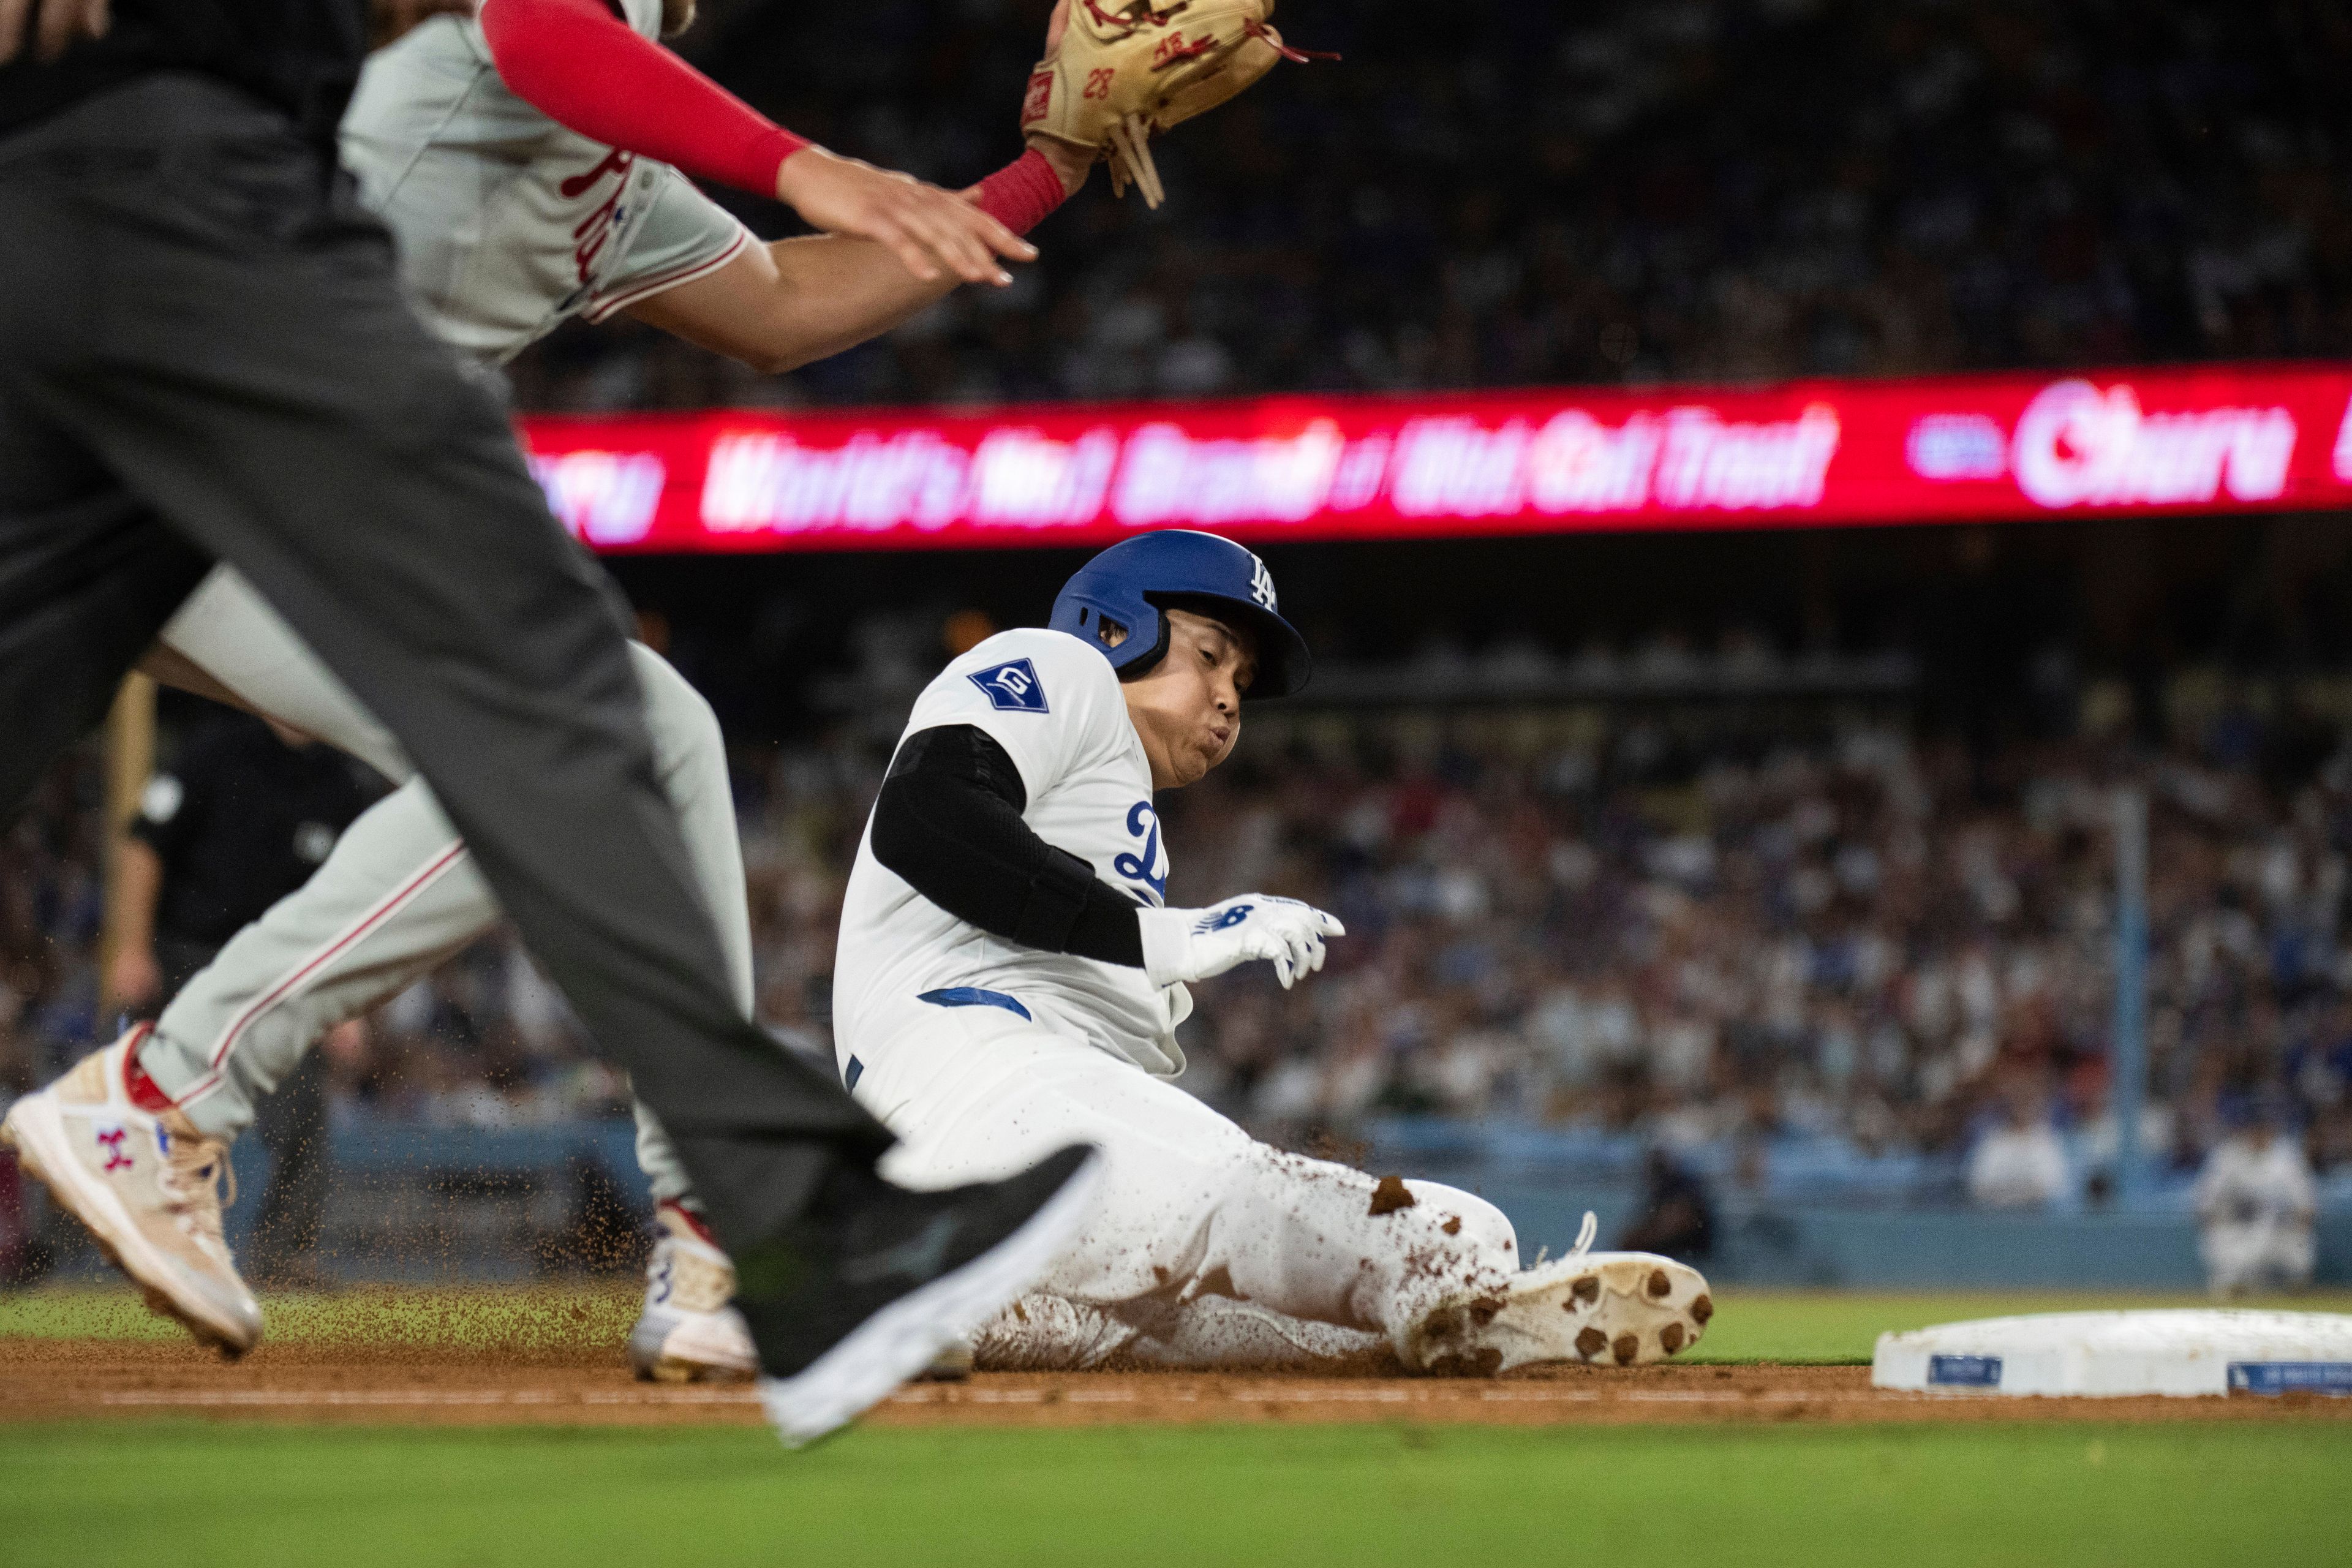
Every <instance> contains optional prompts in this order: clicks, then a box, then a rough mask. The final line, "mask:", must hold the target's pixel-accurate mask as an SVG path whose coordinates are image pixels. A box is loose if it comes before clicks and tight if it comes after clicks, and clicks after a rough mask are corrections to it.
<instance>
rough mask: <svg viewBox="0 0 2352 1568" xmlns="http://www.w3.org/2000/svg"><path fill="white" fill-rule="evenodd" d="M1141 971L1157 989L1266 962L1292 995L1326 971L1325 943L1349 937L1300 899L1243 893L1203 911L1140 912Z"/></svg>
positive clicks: (1333, 919) (1335, 920) (1329, 917)
mask: <svg viewBox="0 0 2352 1568" xmlns="http://www.w3.org/2000/svg"><path fill="white" fill-rule="evenodd" d="M1135 918H1136V923H1137V925H1138V927H1139V929H1140V931H1141V932H1142V936H1143V972H1144V973H1145V974H1147V975H1149V976H1150V979H1151V983H1152V984H1155V985H1172V984H1178V983H1180V982H1182V981H1188V980H1206V979H1208V978H1209V977H1210V976H1211V975H1215V974H1223V973H1224V972H1225V971H1226V970H1228V969H1231V968H1233V967H1234V966H1235V965H1236V964H1242V963H1252V962H1255V961H1261V960H1262V961H1264V962H1265V963H1271V964H1273V965H1274V977H1275V978H1276V980H1279V981H1280V982H1282V988H1283V989H1284V990H1286V991H1287V990H1289V989H1290V988H1291V987H1292V986H1293V985H1295V984H1297V983H1298V982H1299V980H1300V979H1301V978H1303V977H1304V976H1306V975H1309V974H1312V973H1315V972H1316V971H1317V970H1318V969H1320V968H1322V967H1323V960H1324V957H1325V949H1324V945H1323V944H1324V941H1325V939H1326V938H1328V937H1335V936H1345V935H1347V934H1348V928H1347V927H1346V926H1343V925H1341V924H1340V923H1339V920H1338V918H1337V917H1336V916H1333V915H1328V914H1326V913H1324V912H1323V911H1322V910H1318V909H1317V908H1316V907H1315V906H1314V905H1312V904H1303V903H1300V902H1299V901H1298V900H1297V899H1276V898H1271V897H1268V896H1267V895H1266V894H1265V893H1244V894H1242V895H1241V896H1240V897H1239V898H1234V899H1227V900H1225V901H1224V902H1223V903H1221V904H1212V905H1210V906H1209V907H1208V908H1207V909H1205V910H1137V911H1136V917H1135Z"/></svg>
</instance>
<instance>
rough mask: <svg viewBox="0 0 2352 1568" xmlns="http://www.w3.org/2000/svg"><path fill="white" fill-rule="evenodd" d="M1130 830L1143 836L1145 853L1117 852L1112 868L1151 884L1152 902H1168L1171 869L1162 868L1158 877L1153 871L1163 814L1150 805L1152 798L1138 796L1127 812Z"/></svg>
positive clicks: (1124, 875) (1136, 834)
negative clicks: (1118, 854)
mask: <svg viewBox="0 0 2352 1568" xmlns="http://www.w3.org/2000/svg"><path fill="white" fill-rule="evenodd" d="M1127 830H1128V831H1129V833H1131V834H1133V835H1135V837H1138V838H1140V839H1142V840H1143V853H1142V854H1141V855H1139V856H1138V855H1120V856H1117V857H1115V858H1113V859H1112V861H1111V863H1110V868H1111V869H1112V870H1114V871H1116V872H1118V874H1119V875H1120V876H1122V877H1125V878H1126V879H1128V880H1129V881H1131V882H1140V883H1142V884H1143V885H1144V886H1145V887H1147V888H1150V889H1151V892H1152V900H1151V901H1152V902H1153V903H1155V904H1165V903H1166V902H1167V901H1168V873H1167V872H1165V871H1162V872H1160V874H1159V875H1158V876H1156V877H1155V876H1153V875H1152V874H1151V868H1152V866H1153V864H1154V863H1155V862H1157V861H1158V860H1159V858H1160V814H1159V813H1158V812H1156V811H1154V810H1152V809H1151V803H1150V801H1148V800H1139V801H1137V802H1136V803H1135V805H1134V808H1133V809H1132V810H1130V811H1129V812H1128V814H1127Z"/></svg>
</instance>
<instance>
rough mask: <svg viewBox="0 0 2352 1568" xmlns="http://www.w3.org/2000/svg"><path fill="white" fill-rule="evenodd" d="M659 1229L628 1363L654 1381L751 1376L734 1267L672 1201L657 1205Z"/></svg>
mask: <svg viewBox="0 0 2352 1568" xmlns="http://www.w3.org/2000/svg"><path fill="white" fill-rule="evenodd" d="M654 1221H655V1223H656V1225H657V1226H659V1227H660V1229H661V1235H660V1236H659V1237H657V1238H656V1240H655V1242H654V1255H653V1257H652V1258H651V1259H650V1260H648V1261H647V1263H646V1305H645V1310H644V1311H642V1312H640V1313H639V1314H638V1315H637V1326H636V1327H635V1328H634V1329H632V1330H631V1331H629V1366H630V1368H631V1370H633V1371H634V1372H635V1373H636V1374H637V1376H638V1377H639V1378H640V1379H643V1380H646V1381H648V1382H654V1383H733V1382H740V1381H741V1380H744V1379H747V1378H751V1377H755V1376H757V1375H758V1374H759V1371H760V1356H759V1352H757V1351H755V1350H754V1349H752V1346H751V1330H750V1329H749V1328H748V1327H746V1326H745V1324H744V1322H743V1315H742V1314H741V1313H740V1312H738V1311H737V1310H735V1309H734V1308H733V1307H732V1306H731V1305H730V1304H729V1303H730V1302H731V1301H733V1300H734V1299H735V1265H734V1262H733V1261H732V1260H731V1259H730V1258H728V1256H727V1254H726V1253H725V1252H723V1251H721V1250H720V1249H719V1243H718V1242H717V1241H716V1240H714V1239H712V1237H711V1235H710V1232H709V1228H708V1227H706V1226H704V1225H703V1223H702V1221H701V1220H700V1219H698V1217H696V1216H695V1215H694V1214H692V1213H691V1212H690V1211H688V1210H687V1209H685V1208H683V1207H680V1206H679V1205H677V1204H676V1203H671V1202H665V1203H662V1204H659V1205H656V1207H655V1209H654Z"/></svg>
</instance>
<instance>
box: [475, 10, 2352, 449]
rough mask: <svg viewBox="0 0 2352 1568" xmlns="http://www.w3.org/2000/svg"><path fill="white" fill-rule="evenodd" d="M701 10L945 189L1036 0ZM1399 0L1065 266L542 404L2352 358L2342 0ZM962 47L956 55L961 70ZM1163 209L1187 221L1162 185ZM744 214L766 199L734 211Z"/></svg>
mask: <svg viewBox="0 0 2352 1568" xmlns="http://www.w3.org/2000/svg"><path fill="white" fill-rule="evenodd" d="M705 9H706V10H707V11H709V12H711V13H712V17H713V20H712V25H709V26H705V27H703V28H701V29H698V31H697V32H696V33H694V34H690V35H688V37H687V38H686V40H685V47H686V48H687V50H688V53H689V54H692V55H694V56H696V58H698V59H702V60H704V61H707V62H708V64H709V66H710V67H711V68H713V69H714V70H716V71H717V73H718V74H719V77H720V78H721V79H723V80H724V81H725V82H726V84H727V85H728V86H729V87H730V88H733V89H736V90H737V91H739V92H741V93H742V94H743V95H744V96H746V97H747V98H749V99H750V100H751V101H752V102H753V103H755V104H757V105H759V106H761V108H764V109H771V110H775V111H776V112H777V114H778V116H779V118H781V119H782V121H784V122H785V123H788V124H791V125H793V126H797V127H803V128H804V129H805V130H806V131H807V132H809V133H810V134H812V135H814V136H815V137H817V138H818V139H819V140H820V141H822V142H824V143H825V144H826V145H828V146H832V147H837V148H839V149H840V150H841V151H842V152H844V153H854V154H856V155H858V156H862V157H868V158H873V159H877V161H879V162H881V163H886V164H887V165H889V166H891V167H893V168H905V169H908V170H909V171H911V172H913V173H915V174H920V175H922V176H924V177H926V178H930V179H936V180H939V181H941V182H943V183H946V184H950V185H955V184H961V183H962V182H964V181H967V180H971V179H974V178H977V177H978V176H979V175H980V174H982V173H983V172H984V171H985V169H986V168H987V167H988V164H987V162H986V159H987V157H988V155H989V153H988V150H989V148H990V146H991V145H992V142H991V141H990V137H989V135H988V134H984V133H982V132H980V131H978V130H976V128H987V130H988V131H989V132H993V131H994V130H995V129H996V128H998V127H999V126H1000V123H1001V122H1000V121H999V119H998V116H999V115H1000V113H1001V109H1000V107H999V106H1000V105H1002V104H1003V103H1006V102H1010V101H1012V100H1013V95H1014V94H1015V93H1016V92H1017V91H1018V90H1019V87H1020V83H1021V80H1022V79H1023V74H1024V73H1025V72H1026V71H1027V70H1028V68H1029V66H1030V63H1031V61H1032V60H1033V58H1034V37H1035V27H1036V25H1037V18H1038V17H1039V16H1042V14H1043V10H1044V0H1034V3H1033V4H1028V5H1011V4H1006V3H1004V0H906V3H904V4H901V5H897V6H894V7H892V8H890V9H888V10H887V12H885V13H877V12H876V11H875V10H873V9H871V8H866V7H856V6H850V7H825V6H809V5H800V6H792V5H776V4H772V3H766V0H761V3H756V4H739V5H734V6H732V7H730V8H727V9H731V11H732V12H733V16H732V19H731V25H730V18H729V17H728V16H725V15H723V14H722V7H720V6H719V5H706V6H705ZM1447 19H1448V24H1449V25H1448V26H1445V27H1444V28H1443V29H1441V30H1438V31H1436V32H1433V30H1432V29H1431V28H1429V27H1428V26H1426V25H1425V22H1426V15H1425V12H1424V11H1423V9H1422V8H1420V7H1417V6H1414V5H1410V4H1408V3H1407V0H1352V3H1350V4H1348V5H1317V6H1313V7H1310V8H1304V9H1302V10H1300V12H1299V13H1298V14H1297V16H1292V15H1290V14H1289V13H1288V12H1286V13H1285V15H1284V16H1283V17H1282V24H1283V26H1284V29H1285V30H1286V32H1288V33H1291V34H1293V35H1294V36H1295V37H1296V38H1297V41H1299V42H1302V43H1307V44H1311V45H1313V46H1315V47H1328V48H1333V49H1337V50H1339V51H1340V52H1342V53H1343V54H1345V56H1346V57H1347V63H1346V65H1345V66H1344V67H1342V68H1323V69H1312V70H1307V69H1302V70H1296V71H1285V72H1283V73H1280V74H1278V75H1277V76H1276V78H1275V79H1273V80H1272V81H1270V82H1268V83H1266V84H1265V85H1264V86H1262V87H1261V88H1259V89H1257V90H1256V91H1255V92H1254V93H1252V94H1251V95H1249V96H1248V97H1247V98H1246V99H1244V100H1242V101H1240V102H1238V103H1237V104H1235V105H1234V108H1233V110H1231V111H1229V112H1228V113H1227V114H1224V115H1221V116H1219V117H1218V118H1217V119H1216V120H1215V121H1210V122H1203V123H1202V124H1201V125H1199V126H1186V127H1184V128H1183V129H1181V130H1180V131H1179V132H1176V133H1175V134H1174V135H1172V136H1171V137H1170V138H1169V139H1168V141H1167V143H1166V145H1165V147H1164V148H1163V149H1162V150H1161V151H1160V163H1161V167H1162V169H1163V170H1164V171H1165V172H1166V173H1167V175H1168V183H1169V189H1170V190H1171V192H1181V197H1180V198H1179V200H1180V201H1181V216H1174V217H1171V216H1170V213H1162V214H1159V215H1151V214H1147V213H1145V212H1144V211H1143V210H1142V208H1141V206H1140V205H1139V204H1138V203H1136V202H1135V201H1134V200H1133V199H1132V198H1131V197H1130V198H1129V200H1128V201H1126V202H1123V203H1114V202H1112V201H1111V200H1110V198H1109V197H1108V194H1107V193H1105V194H1100V195H1095V196H1092V197H1089V198H1088V199H1087V200H1086V201H1083V202H1081V203H1078V204H1074V205H1073V208H1072V210H1071V211H1070V212H1069V213H1068V214H1067V215H1066V216H1063V217H1061V218H1058V219H1057V220H1056V221H1055V223H1054V224H1052V225H1049V226H1047V227H1046V228H1045V230H1044V231H1043V233H1042V235H1041V242H1042V247H1043V249H1044V252H1045V256H1044V259H1043V260H1042V262H1041V263H1040V265H1039V266H1038V268H1036V269H1035V271H1034V275H1028V276H1024V283H1023V285H1022V286H1021V287H1020V288H1019V289H1013V290H1007V291H1005V293H1004V296H1003V297H1002V298H998V297H996V296H994V295H992V293H991V292H990V291H989V290H985V289H983V290H978V291H975V292H972V293H969V294H966V295H961V296H958V297H957V298H956V299H955V300H951V301H950V302H948V303H946V304H943V305H941V306H940V307H937V308H935V309H934V310H931V311H929V312H927V313H926V314H925V315H923V316H921V317H919V318H917V319H916V321H913V322H911V323H909V324H908V326H907V327H906V328H904V329H902V330H901V331H898V332H897V333H894V334H892V335H891V337H890V338H888V339H886V340H883V341H881V342H877V343H874V344H870V345H868V346H866V348H863V349H860V350H857V351H855V352H853V353H848V354H843V355H839V356H836V357H835V358H834V359H832V360H829V361H826V362H824V363H823V364H821V365H818V366H814V367H812V368H811V369H810V370H808V371H805V372H802V373H799V374H795V375H793V377H791V378H790V379H789V380H788V381H779V380H775V379H772V378H756V377H752V376H751V375H750V374H748V373H738V372H737V371H736V370H735V369H734V368H733V367H732V366H731V365H730V364H729V363H726V362H721V361H719V360H718V359H716V358H715V357H714V356H711V355H708V354H698V353H694V352H693V351H692V350H689V349H688V348H687V347H686V346H685V345H683V344H681V343H677V342H676V341H675V340H672V339H669V338H667V337H666V336H665V335H663V334H660V333H657V332H653V331H636V332H634V333H624V332H615V331H610V330H599V331H593V332H591V331H586V330H584V329H583V330H582V331H577V332H573V333H559V334H558V335H557V336H556V337H555V338H553V339H551V340H550V341H549V342H547V343H546V344H545V345H544V347H543V348H542V349H541V351H539V352H537V353H534V354H533V355H530V356H527V358H526V360H525V361H524V362H522V363H520V365H519V367H518V378H517V379H518V385H519V390H520V394H521V396H522V399H523V403H524V405H525V406H538V407H548V406H567V407H583V406H607V407H609V406H631V405H634V406H640V407H643V406H649V405H672V406H675V405H690V404H697V403H707V402H777V401H782V400H791V401H796V402H797V401H815V402H824V403H841V402H860V401H862V402H891V403H898V402H940V401H975V400H980V401H993V400H1010V399H1025V398H1035V397H1041V396H1053V397H1103V396H1131V395H1149V394H1164V395H1188V394H1198V393H1202V392H1305V391H1320V390H1325V389H1331V388H1370V389H1375V390H1399V391H1402V390H1411V389H1415V388H1438V387H1454V386H1466V385H1503V384H1527V383H1536V382H1566V383H1594V382H1612V381H1624V380H1629V379H1630V380H1633V381H1636V382H1650V381H1654V380H1656V379H1658V378H1661V377H1672V378H1678V379H1696V380H1707V381H1724V380H1733V381H1739V380H1746V381H1769V380H1772V379H1777V378H1780V377H1784V376H1792V375H1801V374H1917V373H1921V372H1927V371H1942V370H1958V369H1967V368H1976V367H1986V366H2000V367H2013V366H2023V365H2034V366H2047V365H2078V364H2114V363H2128V362H2142V363H2145V362H2149V361H2179V360H2190V359H2212V358H2225V357H2263V358H2269V357H2275V356H2304V355H2317V356H2336V357H2341V356H2342V355H2344V354H2345V353H2347V350H2352V268H2347V265H2346V259H2345V258H2346V257H2347V217H2346V207H2345V204H2344V203H2343V202H2342V201H2341V200H2340V198H2339V193H2340V192H2341V191H2342V190H2343V188H2344V185H2345V181H2346V177H2347V157H2352V140H2347V137H2346V136H2345V135H2344V133H2343V126H2342V122H2341V121H2342V115H2341V109H2340V102H2341V94H2340V92H2338V91H2337V90H2336V84H2338V83H2340V82H2341V81H2343V80H2344V79H2346V77H2347V75H2352V29H2347V28H2346V27H2344V26H2341V25H2340V23H2339V21H2338V20H2337V12H2336V9H2335V8H2331V7H2330V6H2328V5H2326V4H2323V3H2321V0H2283V3H2281V4H2276V5H2234V6H2232V5H2217V4H2215V3H2213V0H2139V3H2138V4H2136V5H2130V6H2116V5H2031V4H2021V3H2019V0H1973V3H1971V4H1968V5H1884V4H1872V3H1870V0H1801V3H1775V4H1762V5H1734V4H1730V3H1727V0H1681V3H1677V4H1675V5H1654V4H1648V3H1645V0H1593V3H1591V4H1584V5H1545V4H1542V3H1541V0H1511V3H1508V4H1501V5H1478V6H1474V7H1467V8H1458V9H1457V10H1455V11H1451V12H1449V13H1448V18H1447ZM950 59H951V60H953V61H954V62H955V66H954V68H953V69H952V70H945V69H942V68H940V63H939V62H940V61H942V60H950ZM1174 210H1175V209H1171V212H1173V211H1174ZM751 217H752V220H753V221H754V222H755V223H767V222H771V221H772V218H771V217H770V216H768V215H766V214H763V213H759V212H754V213H752V214H751Z"/></svg>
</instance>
